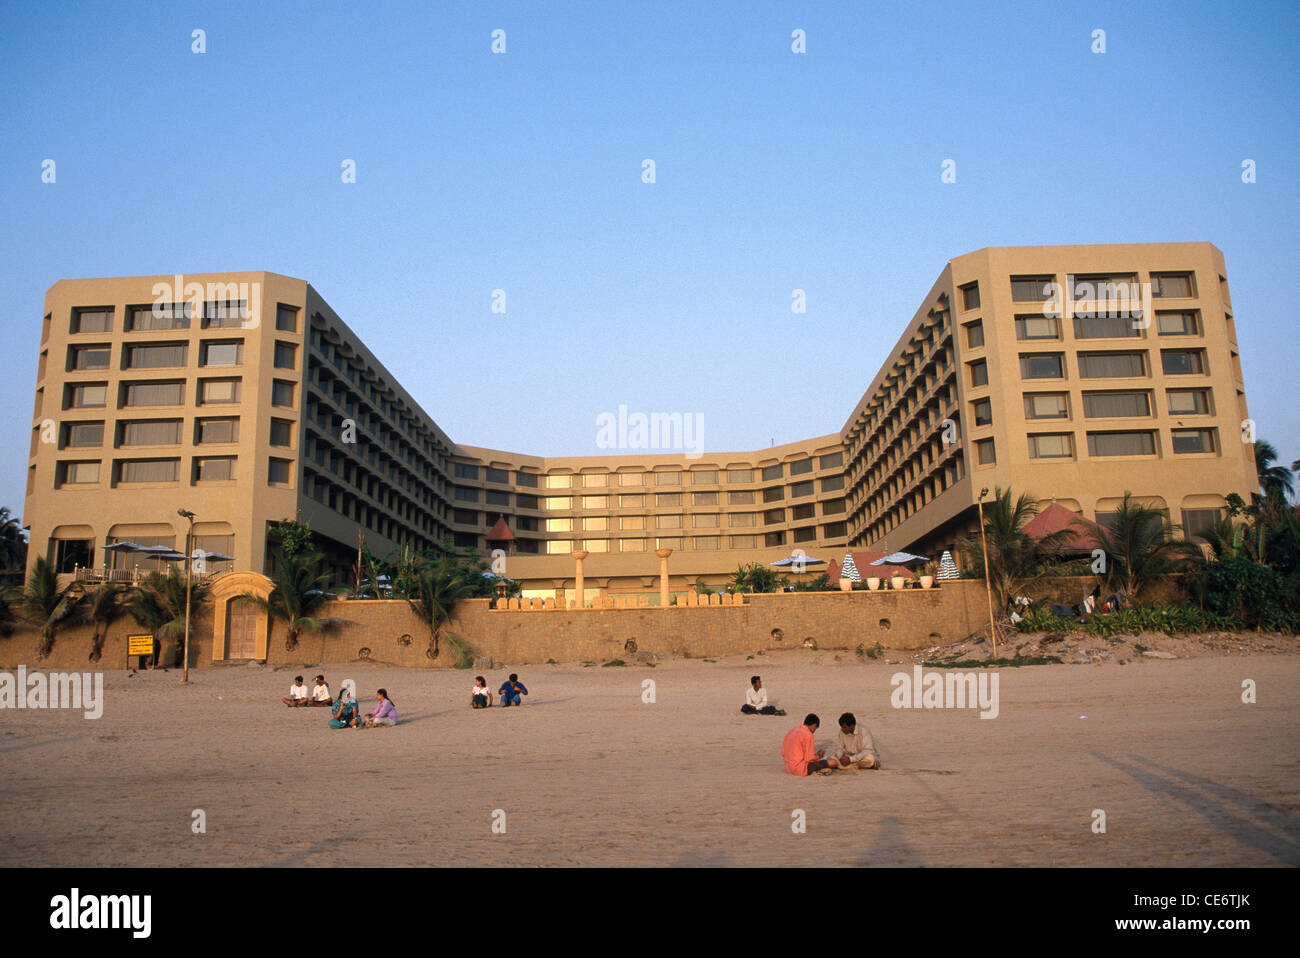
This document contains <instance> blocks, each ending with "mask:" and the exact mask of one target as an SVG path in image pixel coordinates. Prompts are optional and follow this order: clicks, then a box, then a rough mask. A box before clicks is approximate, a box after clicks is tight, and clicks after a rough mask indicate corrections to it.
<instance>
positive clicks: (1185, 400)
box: [1165, 389, 1210, 416]
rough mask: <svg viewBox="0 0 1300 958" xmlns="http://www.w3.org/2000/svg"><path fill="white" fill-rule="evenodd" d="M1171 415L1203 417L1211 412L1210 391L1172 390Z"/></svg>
mask: <svg viewBox="0 0 1300 958" xmlns="http://www.w3.org/2000/svg"><path fill="white" fill-rule="evenodd" d="M1165 395H1166V396H1167V397H1168V398H1169V413H1170V415H1174V416H1203V415H1206V414H1208V413H1209V412H1210V391H1209V390H1208V389H1170V390H1168V391H1167V392H1166V393H1165Z"/></svg>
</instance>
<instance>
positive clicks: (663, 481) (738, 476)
mask: <svg viewBox="0 0 1300 958" xmlns="http://www.w3.org/2000/svg"><path fill="white" fill-rule="evenodd" d="M814 462H815V463H816V468H818V469H838V468H840V467H841V466H843V465H844V455H843V453H839V452H833V453H827V454H826V455H824V456H817V457H809V458H807V459H800V460H797V461H795V462H791V463H789V464H788V465H789V467H790V473H789V474H790V475H791V476H798V475H804V474H807V473H810V472H812V471H813V468H814ZM785 466H786V464H784V463H776V464H775V465H771V466H764V467H762V469H760V470H757V471H758V472H760V473H761V475H762V479H763V481H770V480H772V479H781V478H783V477H784V475H785V471H784V470H785ZM452 468H453V474H454V476H455V478H457V479H472V480H475V481H477V480H478V478H479V473H480V467H479V466H475V465H470V464H468V463H461V462H458V463H455V464H454V465H453V467H452ZM482 471H483V473H484V475H485V478H486V481H488V482H498V483H503V484H504V483H507V482H509V479H510V474H509V472H507V471H506V470H504V469H497V468H493V467H491V466H488V467H482ZM754 473H755V470H754V469H727V470H718V469H694V470H691V471H689V472H686V473H683V472H682V471H680V470H672V471H663V472H649V473H647V472H616V473H607V472H599V473H581V474H578V475H547V476H541V477H540V479H541V480H542V486H543V487H544V488H546V489H578V488H605V487H607V486H623V487H629V486H647V485H655V486H680V485H682V484H683V483H684V482H685V481H686V478H685V477H686V476H689V477H690V483H691V485H696V486H710V485H718V484H720V482H721V481H722V480H721V479H720V478H719V477H720V476H725V477H726V482H727V483H729V484H743V483H751V482H754V481H755V480H754ZM515 475H516V479H517V482H516V484H517V485H521V486H529V487H533V488H536V487H537V486H538V479H539V476H538V475H537V474H535V473H525V472H517V473H516V474H515ZM525 477H526V479H525Z"/></svg>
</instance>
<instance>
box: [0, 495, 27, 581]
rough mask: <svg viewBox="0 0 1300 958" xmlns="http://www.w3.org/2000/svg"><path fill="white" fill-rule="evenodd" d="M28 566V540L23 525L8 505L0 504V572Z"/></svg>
mask: <svg viewBox="0 0 1300 958" xmlns="http://www.w3.org/2000/svg"><path fill="white" fill-rule="evenodd" d="M26 566H27V540H25V539H24V538H23V530H22V526H20V525H19V524H18V520H17V518H15V517H14V516H12V515H10V513H9V507H8V506H0V572H6V571H9V570H13V569H24V568H26Z"/></svg>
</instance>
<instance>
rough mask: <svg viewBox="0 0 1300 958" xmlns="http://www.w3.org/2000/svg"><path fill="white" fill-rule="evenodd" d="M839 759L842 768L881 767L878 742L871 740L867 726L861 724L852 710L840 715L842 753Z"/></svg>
mask: <svg viewBox="0 0 1300 958" xmlns="http://www.w3.org/2000/svg"><path fill="white" fill-rule="evenodd" d="M837 761H838V762H839V766H840V768H849V767H851V766H856V767H857V768H880V759H879V758H878V757H877V756H876V743H875V742H873V741H872V740H871V733H870V732H869V731H867V727H866V726H865V725H859V724H858V720H857V717H856V716H854V714H853V713H852V712H845V713H844V714H843V715H841V716H840V753H839V756H838V757H837Z"/></svg>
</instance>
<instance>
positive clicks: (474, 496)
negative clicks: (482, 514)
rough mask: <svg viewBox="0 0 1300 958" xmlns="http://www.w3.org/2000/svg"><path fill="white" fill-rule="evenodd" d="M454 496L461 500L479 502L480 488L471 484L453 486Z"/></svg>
mask: <svg viewBox="0 0 1300 958" xmlns="http://www.w3.org/2000/svg"><path fill="white" fill-rule="evenodd" d="M451 489H452V496H451V497H452V498H453V499H456V500H458V501H460V502H478V490H477V489H472V488H470V487H469V486H452V487H451Z"/></svg>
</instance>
